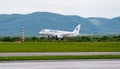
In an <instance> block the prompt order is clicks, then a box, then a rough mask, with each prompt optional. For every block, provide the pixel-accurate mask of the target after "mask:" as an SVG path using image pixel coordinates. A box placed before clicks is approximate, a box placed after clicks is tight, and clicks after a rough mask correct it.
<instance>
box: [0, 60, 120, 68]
mask: <svg viewBox="0 0 120 69" xmlns="http://www.w3.org/2000/svg"><path fill="white" fill-rule="evenodd" d="M0 69H120V59H99V60H98V59H94V60H42V61H3V62H0Z"/></svg>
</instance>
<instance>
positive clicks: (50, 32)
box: [39, 26, 80, 38]
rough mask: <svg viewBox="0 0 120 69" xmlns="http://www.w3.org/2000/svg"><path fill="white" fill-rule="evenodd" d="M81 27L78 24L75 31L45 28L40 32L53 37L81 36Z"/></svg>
mask: <svg viewBox="0 0 120 69" xmlns="http://www.w3.org/2000/svg"><path fill="white" fill-rule="evenodd" d="M79 28H80V26H77V27H76V28H75V30H74V31H73V32H69V31H60V30H51V29H43V30H42V31H40V32H39V34H40V35H42V36H53V37H57V38H63V37H77V36H79Z"/></svg>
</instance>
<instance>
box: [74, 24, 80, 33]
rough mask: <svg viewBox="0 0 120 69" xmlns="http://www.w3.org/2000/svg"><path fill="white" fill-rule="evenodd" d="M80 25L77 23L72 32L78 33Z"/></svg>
mask: <svg viewBox="0 0 120 69" xmlns="http://www.w3.org/2000/svg"><path fill="white" fill-rule="evenodd" d="M80 27H81V25H80V24H79V25H78V26H77V27H76V28H75V29H74V30H73V32H74V33H79V31H80Z"/></svg>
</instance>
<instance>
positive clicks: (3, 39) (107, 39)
mask: <svg viewBox="0 0 120 69" xmlns="http://www.w3.org/2000/svg"><path fill="white" fill-rule="evenodd" d="M21 40H22V39H21V37H10V36H5V37H0V42H21ZM53 41H68V42H120V35H119V36H80V37H75V38H64V39H59V38H47V37H25V39H24V42H53Z"/></svg>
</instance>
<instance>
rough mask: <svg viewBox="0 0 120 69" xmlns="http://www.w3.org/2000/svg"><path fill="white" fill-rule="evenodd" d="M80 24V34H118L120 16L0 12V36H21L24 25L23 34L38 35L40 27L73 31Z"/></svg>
mask: <svg viewBox="0 0 120 69" xmlns="http://www.w3.org/2000/svg"><path fill="white" fill-rule="evenodd" d="M78 24H81V30H80V33H81V34H120V17H116V18H113V19H107V18H92V17H91V18H83V17H80V16H76V15H73V16H70V15H61V14H56V13H50V12H35V13H31V14H24V15H23V14H11V15H10V14H1V15H0V36H21V27H22V25H24V26H25V36H38V32H39V31H41V30H42V29H45V28H48V29H57V30H66V31H73V29H74V28H75V27H76V26H77V25H78Z"/></svg>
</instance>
